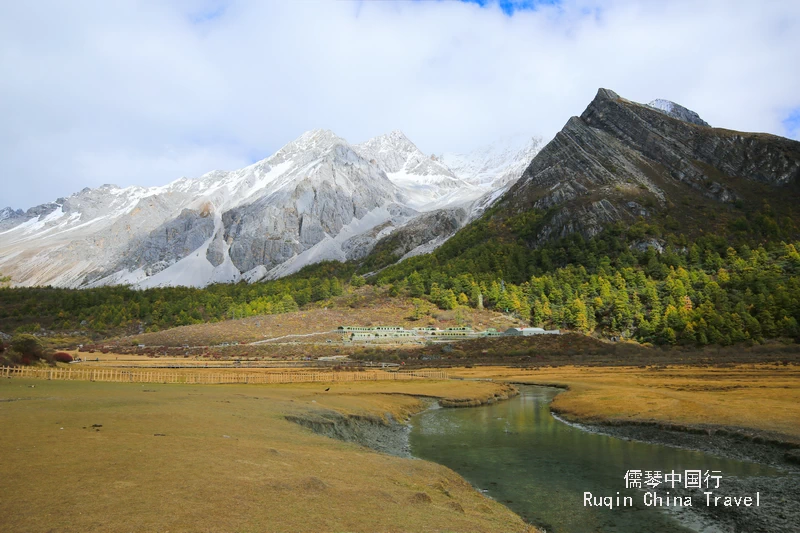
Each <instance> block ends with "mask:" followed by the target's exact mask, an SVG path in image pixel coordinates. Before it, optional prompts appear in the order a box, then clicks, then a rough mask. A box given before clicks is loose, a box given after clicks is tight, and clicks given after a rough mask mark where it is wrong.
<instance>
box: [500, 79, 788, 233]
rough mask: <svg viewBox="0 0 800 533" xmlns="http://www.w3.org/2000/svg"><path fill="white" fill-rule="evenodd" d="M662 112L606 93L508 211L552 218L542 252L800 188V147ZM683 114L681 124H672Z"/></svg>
mask: <svg viewBox="0 0 800 533" xmlns="http://www.w3.org/2000/svg"><path fill="white" fill-rule="evenodd" d="M659 106H660V107H663V108H665V109H667V110H668V112H667V111H665V110H664V109H661V108H657V107H654V106H647V105H642V104H638V103H636V102H632V101H630V100H626V99H624V98H621V97H619V95H617V94H616V93H614V92H613V91H610V90H607V89H600V90H599V91H598V92H597V96H596V97H595V98H594V100H593V101H592V102H591V103H590V104H589V106H588V107H587V108H586V109H585V110H584V112H583V113H582V114H581V116H580V117H572V118H570V119H569V120H568V121H567V124H566V125H565V126H564V128H563V129H562V130H561V131H560V132H559V133H558V134H556V136H555V137H554V138H553V140H552V141H551V142H550V143H549V144H548V145H547V146H545V147H544V148H543V149H542V151H541V152H540V153H539V154H538V155H537V156H536V157H535V158H534V160H533V161H532V163H531V164H530V166H529V167H528V168H527V169H526V170H525V172H524V174H523V176H522V178H520V179H519V180H518V181H517V182H516V184H515V185H514V186H513V187H512V188H511V189H510V190H509V192H508V193H507V194H506V195H505V196H504V197H503V199H502V200H501V201H502V202H503V203H504V204H505V206H506V207H507V208H508V209H509V210H510V212H521V211H524V210H526V209H530V208H531V207H533V208H536V209H541V210H549V211H550V214H549V221H548V222H547V223H546V224H544V225H543V227H542V229H541V231H540V232H539V234H538V235H537V237H536V238H535V239H534V241H535V242H542V241H543V240H545V239H547V238H550V237H556V236H564V235H567V234H570V233H575V232H578V233H581V234H583V235H584V236H588V237H591V236H592V235H595V234H597V233H598V232H599V231H601V230H602V227H603V226H604V225H605V224H607V223H612V222H618V221H634V220H637V219H638V218H639V217H642V216H643V217H645V218H647V217H649V216H652V215H653V214H655V213H662V214H663V213H665V212H666V210H667V209H669V208H670V207H671V206H676V205H680V206H695V205H702V206H703V207H702V208H699V209H698V211H697V213H695V212H692V211H691V209H689V208H686V209H684V211H685V215H686V216H685V217H684V218H686V219H687V221H686V222H687V224H689V222H688V217H689V216H697V217H698V218H697V220H698V221H700V220H702V219H703V216H704V215H703V213H702V209H705V208H706V207H707V206H706V205H705V203H704V202H710V203H709V204H708V206H714V205H715V204H717V203H721V204H732V203H736V202H737V201H740V200H743V199H744V198H745V197H746V195H752V194H753V192H752V191H753V190H756V188H758V187H763V190H762V193H763V194H773V193H774V188H777V187H785V186H791V185H794V186H796V185H797V183H798V180H800V143H797V142H794V141H791V140H789V139H783V138H780V137H775V136H771V135H763V134H755V133H743V132H732V131H730V130H721V129H714V128H710V127H707V125H705V123H704V122H702V121H700V122H702V123H700V122H698V120H700V119H699V117H694V116H692V115H691V114H692V113H693V112H691V111H690V110H687V109H686V108H682V107H680V106H678V105H677V104H674V103H672V102H669V103H668V104H659ZM673 114H674V115H676V116H677V117H679V118H678V120H673V119H666V118H665V117H664V115H669V116H673ZM694 115H696V114H694ZM673 118H676V117H673ZM746 182H750V184H746ZM643 206H648V207H647V208H645V207H643ZM708 208H709V209H711V208H713V207H708ZM720 209H724V208H722V207H720ZM702 224H703V222H698V223H697V225H698V227H702Z"/></svg>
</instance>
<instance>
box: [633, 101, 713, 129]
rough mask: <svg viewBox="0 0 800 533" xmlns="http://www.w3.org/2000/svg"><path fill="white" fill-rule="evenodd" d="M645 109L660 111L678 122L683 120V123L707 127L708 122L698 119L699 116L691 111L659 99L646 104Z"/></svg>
mask: <svg viewBox="0 0 800 533" xmlns="http://www.w3.org/2000/svg"><path fill="white" fill-rule="evenodd" d="M647 107H650V108H652V109H655V110H657V111H661V112H662V113H664V114H665V115H669V116H671V117H672V118H677V119H678V120H683V121H684V122H691V123H692V124H697V125H699V126H708V125H709V124H708V122H706V121H705V120H703V119H702V118H700V115H698V114H697V113H695V112H694V111H692V110H691V109H687V108H685V107H683V106H682V105H680V104H676V103H675V102H672V101H670V100H663V99H661V98H657V99H655V100H653V101H652V102H650V103H649V104H647Z"/></svg>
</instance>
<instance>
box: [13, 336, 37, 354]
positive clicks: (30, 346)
mask: <svg viewBox="0 0 800 533" xmlns="http://www.w3.org/2000/svg"><path fill="white" fill-rule="evenodd" d="M11 348H12V349H13V350H14V351H15V352H17V353H18V354H20V355H24V356H27V357H28V358H34V359H39V358H40V357H42V356H43V355H44V346H43V345H42V341H40V340H39V339H38V338H37V337H34V336H33V335H29V334H27V333H21V334H19V335H14V338H13V339H11Z"/></svg>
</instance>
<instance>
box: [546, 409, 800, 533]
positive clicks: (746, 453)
mask: <svg viewBox="0 0 800 533" xmlns="http://www.w3.org/2000/svg"><path fill="white" fill-rule="evenodd" d="M551 412H552V413H553V414H554V416H556V417H557V418H559V419H561V420H563V421H565V422H567V423H569V424H572V425H574V426H577V427H579V428H581V429H583V430H585V431H591V432H594V433H600V434H604V435H609V436H612V437H617V438H621V439H626V440H636V441H640V442H647V443H651V444H662V445H666V446H672V447H676V448H683V449H689V450H695V451H700V452H704V453H708V454H711V455H716V456H719V457H727V458H730V459H736V460H740V461H751V462H756V463H761V464H767V465H770V466H772V467H775V468H776V469H778V470H780V471H781V472H782V474H783V475H781V476H778V477H746V478H738V477H733V476H725V473H724V472H723V473H722V475H723V477H722V480H721V482H720V487H719V488H718V489H714V490H713V493H714V496H720V497H725V496H735V497H741V496H743V495H753V496H754V495H755V494H756V492H758V493H760V505H759V507H724V506H714V505H711V506H708V505H707V501H706V498H707V496H706V495H705V494H703V492H704V491H703V490H697V489H694V490H691V489H683V488H678V486H676V487H675V489H672V488H671V489H670V492H671V493H672V495H675V496H689V497H691V498H692V507H690V508H689V507H687V508H685V509H684V510H683V511H680V512H678V513H677V515H678V516H679V518H684V519H686V518H688V520H689V522H700V523H706V524H708V522H709V521H711V523H712V524H713V525H714V526H716V527H717V531H725V532H728V531H730V532H748V533H749V532H759V533H761V532H763V533H790V532H791V533H796V532H797V531H800V466H798V465H797V464H796V463H795V460H796V459H795V457H796V456H797V452H798V448H797V447H796V446H797V444H795V443H793V442H788V441H786V440H781V439H780V438H777V437H776V436H774V435H765V434H763V433H759V432H755V431H753V432H750V431H747V430H743V429H740V428H725V427H711V426H709V427H696V426H684V425H675V424H668V423H656V422H603V423H587V422H585V421H582V420H579V419H576V418H575V417H572V416H569V414H567V413H559V412H558V410H555V409H552V408H551ZM705 490H706V491H707V490H708V489H705ZM712 500H713V498H712ZM692 515H694V518H695V519H699V520H692Z"/></svg>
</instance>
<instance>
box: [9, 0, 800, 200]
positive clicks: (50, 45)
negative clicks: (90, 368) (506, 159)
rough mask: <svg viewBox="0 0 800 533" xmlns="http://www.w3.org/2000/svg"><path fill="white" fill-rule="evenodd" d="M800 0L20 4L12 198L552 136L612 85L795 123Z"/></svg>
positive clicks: (717, 114)
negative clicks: (377, 148) (514, 8)
mask: <svg viewBox="0 0 800 533" xmlns="http://www.w3.org/2000/svg"><path fill="white" fill-rule="evenodd" d="M797 35H800V4H798V3H797V2H777V1H776V2H764V3H761V2H752V1H750V2H739V1H735V2H734V1H716V2H715V1H709V2H694V1H671V2H648V1H642V2H628V1H620V0H608V1H603V0H597V1H589V0H565V1H564V2H562V3H561V4H560V5H557V6H553V7H549V6H542V7H540V8H539V9H538V10H537V11H519V12H517V13H516V14H515V15H514V16H513V17H508V16H507V15H505V14H503V13H502V12H501V10H500V9H499V7H497V6H493V7H488V8H481V7H479V6H476V5H474V4H463V3H458V2H397V3H395V2H360V3H348V2H320V3H312V2H309V1H304V2H274V3H272V2H261V1H256V0H254V1H251V2H248V1H241V2H222V1H214V0H205V1H199V2H192V1H189V0H184V1H179V2H173V3H171V4H167V3H164V2H158V1H155V0H153V1H143V2H133V1H127V2H126V1H119V2H113V3H109V2H99V3H98V2H86V3H79V2H44V1H41V2H18V3H11V2H6V3H3V4H2V5H0V68H1V69H2V72H3V73H4V75H3V76H2V78H0V116H2V120H0V173H2V176H3V183H4V188H3V197H2V200H0V203H2V204H4V205H5V204H9V205H12V206H15V207H29V206H31V205H34V204H38V203H41V202H44V201H48V200H52V199H54V198H56V197H58V196H64V195H68V194H70V193H71V192H74V191H77V190H79V189H81V188H83V187H84V186H97V185H100V184H102V183H117V184H119V185H130V184H139V185H160V184H163V183H166V182H168V181H171V180H173V179H176V178H178V177H180V176H183V175H187V176H198V175H200V174H202V173H204V172H206V171H209V170H212V169H215V168H236V167H239V166H243V165H245V164H248V163H250V162H251V161H252V159H253V157H254V156H255V155H258V156H259V157H265V156H267V155H269V154H271V153H272V152H274V151H275V150H277V149H278V148H280V146H282V145H283V144H284V143H286V142H288V141H289V140H291V139H293V138H295V137H297V136H298V135H300V134H301V133H302V132H303V131H305V130H308V129H311V128H317V127H322V128H329V129H332V130H334V131H336V132H337V133H338V134H339V135H341V136H343V137H345V138H347V139H349V140H351V141H353V142H358V141H362V140H365V139H367V138H369V137H371V136H374V135H377V134H380V133H383V132H386V131H389V130H392V129H402V130H403V131H405V132H406V134H407V135H408V136H409V137H410V138H411V139H412V140H413V141H415V142H416V143H417V144H418V145H419V146H420V148H421V149H422V150H423V151H426V152H436V153H439V152H442V151H446V150H460V149H468V148H470V147H473V146H476V145H478V144H481V143H484V142H489V141H491V140H492V139H494V138H496V137H501V136H506V135H508V134H512V133H521V132H524V133H539V134H544V135H552V134H554V133H555V132H556V131H558V129H560V128H561V126H562V125H563V124H564V123H565V122H566V120H567V119H568V118H569V117H570V116H571V115H577V114H580V113H581V112H582V111H583V109H584V107H585V106H586V104H588V102H589V101H590V100H591V98H592V97H593V96H594V94H595V92H596V90H597V88H598V87H607V88H610V89H613V90H615V91H617V92H618V93H620V94H621V95H622V96H625V97H627V98H630V99H632V100H637V101H645V102H646V101H649V100H651V99H654V98H659V97H660V98H668V99H671V100H674V101H677V102H679V103H681V104H683V105H685V106H687V107H689V108H691V109H694V110H695V111H697V112H698V113H700V115H701V116H702V117H703V118H705V119H706V120H707V121H709V122H710V123H711V124H713V125H716V126H722V127H727V128H731V129H740V130H750V131H767V132H772V133H776V134H783V135H785V134H787V131H786V130H785V128H786V126H785V125H783V124H782V121H783V120H784V119H785V118H786V117H787V116H788V115H789V113H790V112H791V110H792V109H795V108H797V107H799V106H800V93H798V92H797V90H796V89H797V87H798V86H800V70H798V69H797V68H795V65H798V64H800V42H799V41H798V40H797V38H796V36H797Z"/></svg>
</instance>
